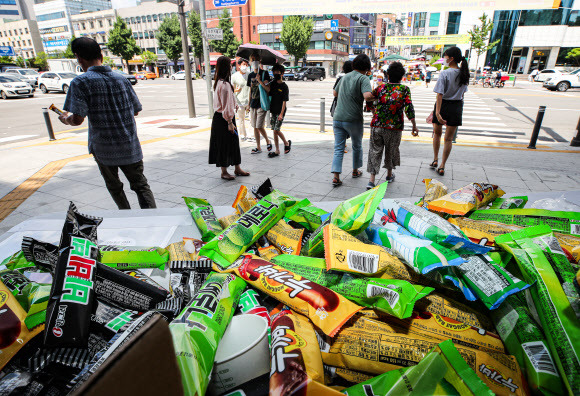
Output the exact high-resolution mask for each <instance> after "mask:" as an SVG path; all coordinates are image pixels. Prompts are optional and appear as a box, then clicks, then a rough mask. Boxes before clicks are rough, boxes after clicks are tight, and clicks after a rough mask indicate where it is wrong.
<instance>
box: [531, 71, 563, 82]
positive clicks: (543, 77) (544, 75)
mask: <svg viewBox="0 0 580 396" xmlns="http://www.w3.org/2000/svg"><path fill="white" fill-rule="evenodd" d="M564 73H566V70H565V69H544V70H542V71H541V72H539V73H538V74H536V77H534V81H539V82H542V81H547V80H548V79H549V78H554V77H556V76H561V75H562V74H564Z"/></svg>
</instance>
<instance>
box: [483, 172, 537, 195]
mask: <svg viewBox="0 0 580 396" xmlns="http://www.w3.org/2000/svg"><path fill="white" fill-rule="evenodd" d="M489 182H490V183H491V184H495V185H497V186H499V187H500V188H501V189H502V190H504V191H506V188H510V189H514V188H524V189H526V188H528V186H527V184H526V182H525V181H523V180H521V179H520V178H519V176H518V178H516V179H512V178H499V177H496V178H494V179H490V181H489ZM506 192H507V191H506Z"/></svg>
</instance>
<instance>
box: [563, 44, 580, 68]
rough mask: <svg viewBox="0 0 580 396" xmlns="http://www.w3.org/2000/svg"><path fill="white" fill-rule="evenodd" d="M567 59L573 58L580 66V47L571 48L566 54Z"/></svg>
mask: <svg viewBox="0 0 580 396" xmlns="http://www.w3.org/2000/svg"><path fill="white" fill-rule="evenodd" d="M566 59H571V60H573V61H574V62H575V63H576V65H577V66H580V48H573V49H571V50H570V51H569V52H568V54H567V55H566Z"/></svg>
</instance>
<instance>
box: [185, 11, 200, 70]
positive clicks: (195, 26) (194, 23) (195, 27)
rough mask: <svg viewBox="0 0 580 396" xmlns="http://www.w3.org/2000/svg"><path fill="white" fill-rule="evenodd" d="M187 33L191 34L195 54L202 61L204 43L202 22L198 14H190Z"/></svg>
mask: <svg viewBox="0 0 580 396" xmlns="http://www.w3.org/2000/svg"><path fill="white" fill-rule="evenodd" d="M187 33H188V34H189V39H190V40H191V46H192V47H193V54H194V55H195V56H196V57H198V58H200V59H201V57H202V56H203V41H202V37H201V21H200V19H199V14H198V13H197V12H194V11H191V12H190V13H189V20H188V22H187Z"/></svg>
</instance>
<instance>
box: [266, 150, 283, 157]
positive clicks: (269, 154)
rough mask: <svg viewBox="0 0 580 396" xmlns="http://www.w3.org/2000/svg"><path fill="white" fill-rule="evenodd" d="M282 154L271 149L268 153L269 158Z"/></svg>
mask: <svg viewBox="0 0 580 396" xmlns="http://www.w3.org/2000/svg"><path fill="white" fill-rule="evenodd" d="M279 155H280V154H277V153H276V152H275V151H271V152H269V153H268V158H274V157H277V156H279Z"/></svg>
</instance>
